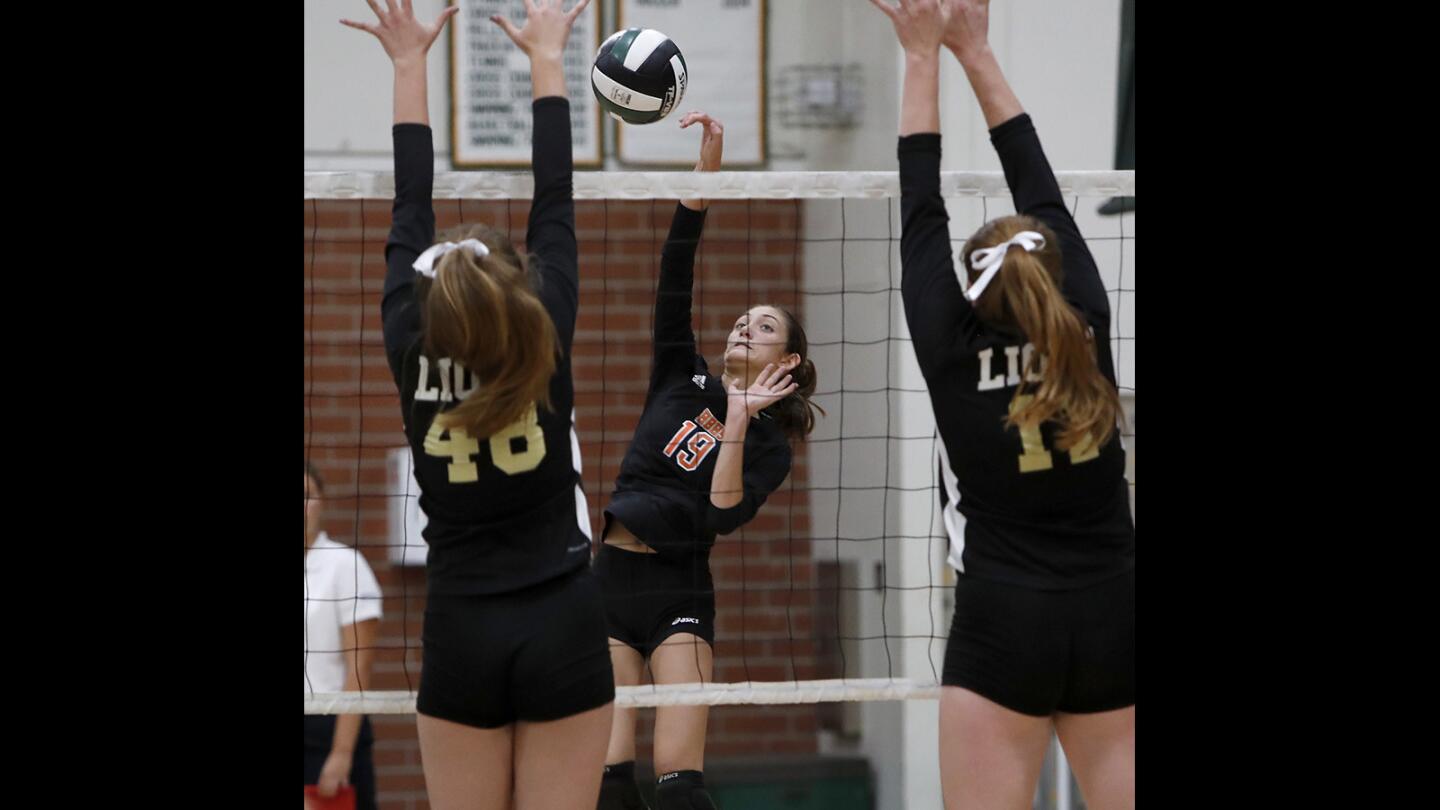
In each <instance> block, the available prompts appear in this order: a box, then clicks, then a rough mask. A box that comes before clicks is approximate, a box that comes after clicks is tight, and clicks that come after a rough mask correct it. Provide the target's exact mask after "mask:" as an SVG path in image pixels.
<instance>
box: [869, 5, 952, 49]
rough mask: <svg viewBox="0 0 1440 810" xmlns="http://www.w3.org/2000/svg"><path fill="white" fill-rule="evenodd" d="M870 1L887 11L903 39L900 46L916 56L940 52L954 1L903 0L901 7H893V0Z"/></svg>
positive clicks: (896, 32) (898, 35) (886, 14)
mask: <svg viewBox="0 0 1440 810" xmlns="http://www.w3.org/2000/svg"><path fill="white" fill-rule="evenodd" d="M870 4H871V5H873V6H875V7H876V8H878V9H880V10H881V11H883V12H885V16H886V17H889V18H890V22H891V23H892V24H893V25H894V26H895V35H896V36H897V37H899V38H900V47H901V48H904V49H905V53H907V54H911V55H914V56H934V55H935V54H938V53H939V52H940V43H941V41H942V40H943V39H944V37H945V31H946V26H947V24H948V22H949V18H948V15H949V14H950V5H951V4H950V2H947V0H900V5H899V6H892V5H890V3H889V0H870Z"/></svg>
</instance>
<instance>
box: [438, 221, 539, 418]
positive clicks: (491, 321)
mask: <svg viewBox="0 0 1440 810" xmlns="http://www.w3.org/2000/svg"><path fill="white" fill-rule="evenodd" d="M452 239H454V241H461V240H464V239H478V240H479V241H480V242H482V243H483V244H485V246H486V247H488V248H489V249H490V253H489V254H488V255H486V256H478V255H476V254H475V253H474V252H473V251H469V250H465V249H458V250H452V251H450V252H449V253H446V254H445V255H444V256H443V257H441V258H440V260H439V261H438V262H437V263H436V266H435V278H434V280H433V281H432V280H431V279H430V278H428V277H426V276H421V277H420V278H418V279H417V280H416V286H415V294H416V297H417V298H418V299H419V300H420V301H421V313H422V314H421V322H422V324H423V328H424V332H425V351H426V353H427V354H430V355H432V356H434V357H450V358H454V360H456V361H457V362H459V363H460V364H461V365H463V366H464V367H465V369H466V370H468V371H469V373H470V374H471V375H473V377H474V379H475V381H476V384H477V385H476V388H475V390H471V391H470V392H469V393H468V394H467V395H466V396H465V398H464V399H463V400H462V401H461V402H460V404H458V405H456V406H455V407H454V408H453V409H451V410H449V411H446V412H445V413H442V414H440V415H439V416H438V417H437V418H436V422H437V423H438V424H440V425H441V426H443V427H446V428H451V429H454V428H462V429H464V430H465V431H466V432H467V433H468V434H469V435H471V436H481V437H483V436H491V435H494V434H496V433H498V432H500V431H501V429H503V428H505V427H506V426H509V425H512V424H515V423H516V422H519V421H520V420H522V419H524V418H525V417H526V415H527V414H528V413H529V412H530V410H531V409H532V408H534V407H535V406H536V405H537V404H538V406H539V407H542V408H549V407H550V395H549V386H550V377H551V375H553V374H554V373H555V365H556V359H557V355H558V351H559V350H558V348H557V338H556V335H555V324H554V322H553V321H551V319H550V315H549V313H547V312H546V311H545V305H544V304H543V303H541V301H540V299H539V297H538V296H536V294H535V291H534V290H533V289H532V288H531V285H530V281H529V278H530V276H529V274H528V273H527V272H526V270H527V264H528V262H527V260H526V259H524V258H522V257H521V256H520V255H519V254H518V253H516V251H515V247H514V245H512V244H511V243H510V238H509V237H508V236H506V235H505V234H504V233H502V232H501V231H499V230H496V229H495V228H491V227H489V226H485V225H475V226H471V227H470V228H467V229H464V230H462V231H461V232H459V233H457V234H454V235H453V236H452Z"/></svg>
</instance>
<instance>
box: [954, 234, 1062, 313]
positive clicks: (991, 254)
mask: <svg viewBox="0 0 1440 810" xmlns="http://www.w3.org/2000/svg"><path fill="white" fill-rule="evenodd" d="M1015 245H1018V246H1020V247H1023V248H1025V250H1026V252H1029V253H1034V252H1035V251H1037V250H1039V249H1041V248H1043V247H1045V237H1044V236H1041V235H1040V234H1038V233H1036V232H1035V231H1021V232H1019V233H1017V234H1015V235H1014V236H1012V237H1010V239H1009V240H1007V241H1005V242H1001V243H1000V244H998V245H995V246H993V247H988V248H981V249H980V250H977V251H974V252H972V253H971V254H970V266H972V267H974V268H975V270H976V271H977V272H979V273H980V277H979V278H977V279H975V283H974V284H972V285H970V289H968V290H966V291H965V297H966V298H968V299H970V300H971V301H974V300H976V299H977V298H979V297H980V294H981V293H983V292H985V288H986V287H988V286H990V280H991V279H993V278H995V274H996V273H998V272H1000V268H1001V267H1002V266H1004V264H1005V254H1006V253H1007V252H1008V251H1009V250H1010V248H1011V247H1012V246H1015ZM958 272H960V273H963V272H965V270H964V263H961V266H960V268H958ZM962 286H963V285H962Z"/></svg>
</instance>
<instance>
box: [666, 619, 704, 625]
mask: <svg viewBox="0 0 1440 810" xmlns="http://www.w3.org/2000/svg"><path fill="white" fill-rule="evenodd" d="M699 623H700V620H699V619H690V618H684V619H676V620H675V621H673V622H670V626H671V627H674V626H675V625H677V624H699Z"/></svg>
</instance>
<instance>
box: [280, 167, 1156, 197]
mask: <svg viewBox="0 0 1440 810" xmlns="http://www.w3.org/2000/svg"><path fill="white" fill-rule="evenodd" d="M1055 178H1056V180H1058V181H1059V183H1060V191H1061V192H1063V193H1064V194H1066V195H1072V194H1078V195H1080V196H1085V197H1118V196H1125V197H1130V196H1134V194H1135V172H1134V171H1133V170H1130V171H1094V172H1081V171H1074V172H1056V173H1055ZM1006 188H1007V187H1006V185H1005V176H1004V175H1003V174H1001V173H1000V172H941V173H940V194H941V196H943V197H993V196H997V195H1002V194H1005V192H1006ZM534 190H535V181H534V178H532V177H531V176H530V174H529V173H528V172H527V173H513V172H439V173H437V174H436V175H435V190H434V195H433V196H434V198H435V199H437V200H456V199H465V200H521V199H529V198H530V196H531V195H532V194H533V192H534ZM394 196H395V175H394V174H393V173H391V172H305V199H307V200H312V199H313V200H358V199H372V200H386V199H392V198H393V197H394ZM899 196H900V175H899V174H898V173H897V172H576V173H575V199H577V200H650V199H679V198H681V197H705V198H707V199H715V200H725V199H729V200H793V199H840V198H858V199H881V198H886V197H899Z"/></svg>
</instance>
